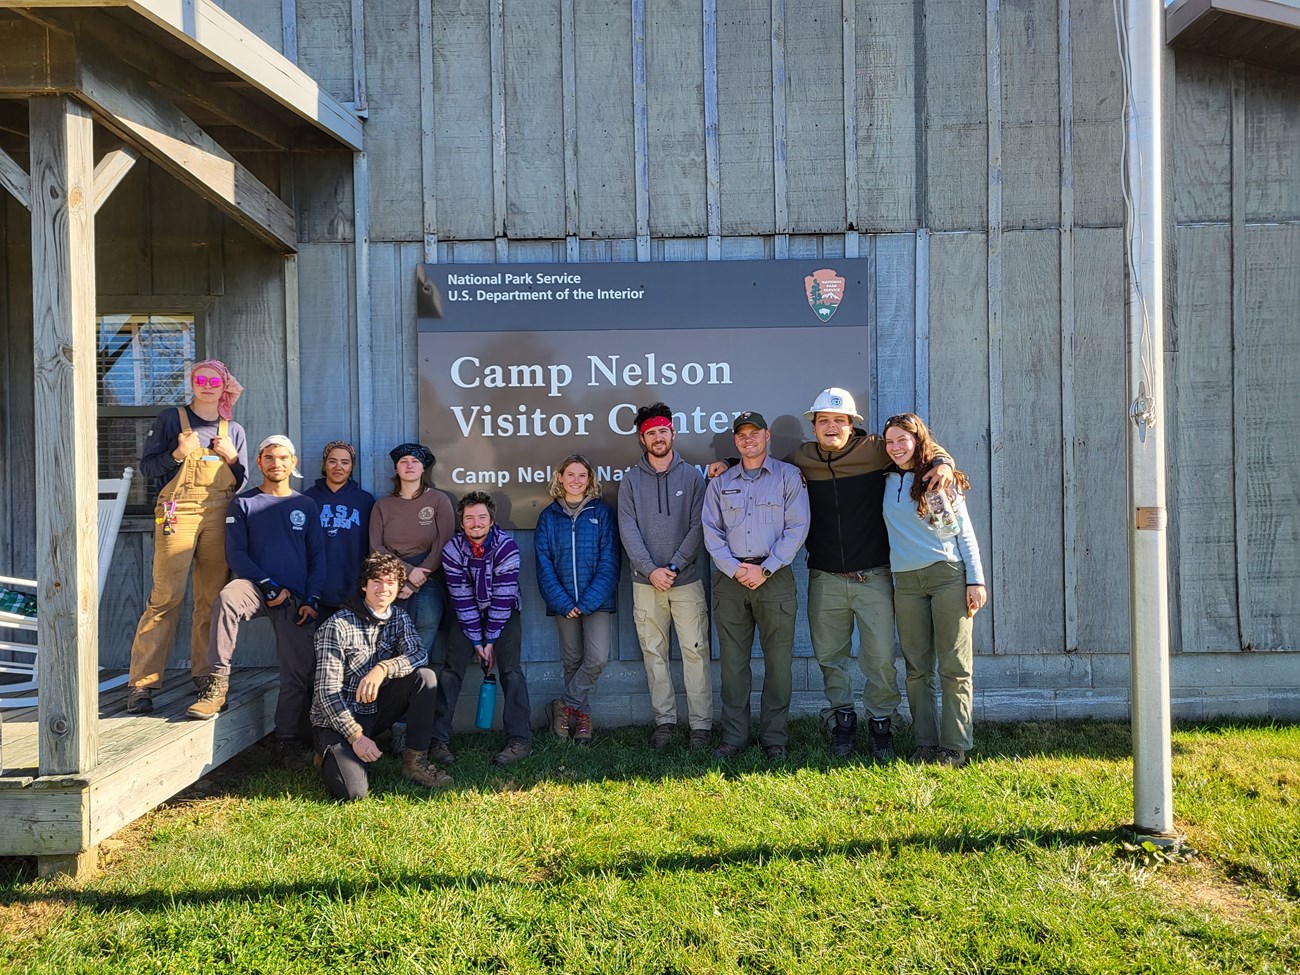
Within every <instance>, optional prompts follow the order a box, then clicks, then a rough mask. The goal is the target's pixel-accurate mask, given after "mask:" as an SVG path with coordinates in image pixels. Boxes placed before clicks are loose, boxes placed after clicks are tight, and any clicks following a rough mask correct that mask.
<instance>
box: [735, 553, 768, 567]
mask: <svg viewBox="0 0 1300 975" xmlns="http://www.w3.org/2000/svg"><path fill="white" fill-rule="evenodd" d="M737 561H738V562H742V563H744V564H745V565H762V564H763V563H764V562H766V561H767V556H766V555H755V556H751V557H750V558H747V559H737Z"/></svg>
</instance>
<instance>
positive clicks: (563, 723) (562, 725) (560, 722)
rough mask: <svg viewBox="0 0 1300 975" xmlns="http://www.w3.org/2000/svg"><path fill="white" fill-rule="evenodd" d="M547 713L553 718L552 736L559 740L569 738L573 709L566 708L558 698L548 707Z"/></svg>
mask: <svg viewBox="0 0 1300 975" xmlns="http://www.w3.org/2000/svg"><path fill="white" fill-rule="evenodd" d="M546 712H547V713H548V714H549V715H550V716H551V734H553V735H555V737H557V738H568V737H569V725H570V723H571V720H572V716H573V708H567V707H565V706H564V702H563V701H562V700H560V699H559V698H558V697H557V698H556V699H555V700H554V701H552V702H551V703H550V704H548V705H546Z"/></svg>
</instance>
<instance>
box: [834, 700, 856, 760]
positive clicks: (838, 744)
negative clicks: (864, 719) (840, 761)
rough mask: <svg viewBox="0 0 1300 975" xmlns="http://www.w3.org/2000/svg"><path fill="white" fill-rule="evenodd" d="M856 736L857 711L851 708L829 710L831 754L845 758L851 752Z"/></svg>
mask: <svg viewBox="0 0 1300 975" xmlns="http://www.w3.org/2000/svg"><path fill="white" fill-rule="evenodd" d="M857 736H858V713H857V712H856V711H854V710H853V709H852V708H836V709H835V710H834V711H833V712H831V754H832V755H834V756H835V757H836V758H847V757H848V756H850V755H852V754H853V742H854V740H855V739H856V738H857Z"/></svg>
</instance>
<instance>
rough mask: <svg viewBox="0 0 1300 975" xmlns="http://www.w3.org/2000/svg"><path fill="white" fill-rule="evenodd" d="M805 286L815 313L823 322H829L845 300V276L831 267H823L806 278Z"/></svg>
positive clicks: (804, 280) (809, 302)
mask: <svg viewBox="0 0 1300 975" xmlns="http://www.w3.org/2000/svg"><path fill="white" fill-rule="evenodd" d="M803 286H804V290H805V291H807V292H808V304H809V306H810V307H811V308H812V310H813V313H814V314H815V315H816V316H817V317H818V318H820V319H821V320H822V321H823V322H829V321H830V320H831V316H832V315H834V314H835V312H836V310H838V309H839V307H840V302H841V301H843V300H844V278H843V277H842V276H841V275H839V274H836V273H835V272H834V271H832V270H831V269H830V268H823V269H822V270H820V271H813V273H812V274H810V275H809V276H808V277H806V278H804V279H803Z"/></svg>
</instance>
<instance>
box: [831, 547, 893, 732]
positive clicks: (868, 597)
mask: <svg viewBox="0 0 1300 975" xmlns="http://www.w3.org/2000/svg"><path fill="white" fill-rule="evenodd" d="M855 624H856V625H857V628H858V667H860V668H861V670H862V673H863V676H865V677H866V679H867V686H866V687H865V688H864V689H863V692H862V710H863V712H864V713H865V715H866V717H868V718H892V717H893V716H894V714H895V712H897V710H898V705H899V704H900V703H902V700H903V695H902V694H900V693H899V692H898V663H897V662H896V661H895V659H894V587H893V584H892V581H891V578H890V573H889V567H888V566H881V567H880V568H877V569H872V570H871V571H870V572H869V573H867V579H866V581H865V582H855V581H854V580H852V579H846V578H844V576H840V575H836V574H835V573H833V572H822V571H821V570H820V569H813V570H811V571H810V572H809V573H808V636H809V637H810V638H811V639H812V645H813V654H814V655H816V657H817V663H818V665H819V666H820V667H821V671H822V683H823V684H824V685H825V687H826V707H825V708H823V709H822V717H823V718H829V717H830V714H831V712H832V711H838V710H839V709H841V708H852V707H853V706H854V703H853V678H852V676H851V675H850V673H849V669H850V668H851V667H852V656H853V627H854V625H855Z"/></svg>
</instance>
